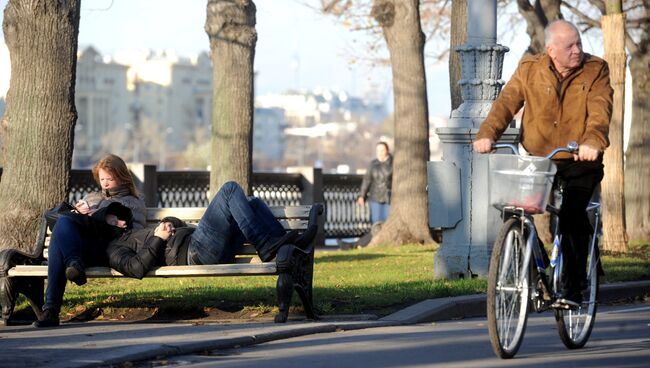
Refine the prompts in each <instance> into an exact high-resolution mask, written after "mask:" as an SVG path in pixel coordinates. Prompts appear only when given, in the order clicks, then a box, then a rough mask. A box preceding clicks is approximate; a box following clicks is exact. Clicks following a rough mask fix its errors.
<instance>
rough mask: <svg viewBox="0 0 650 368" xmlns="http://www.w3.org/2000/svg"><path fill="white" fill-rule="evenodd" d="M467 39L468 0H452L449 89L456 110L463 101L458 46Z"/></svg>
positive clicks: (453, 107) (453, 108) (452, 104)
mask: <svg viewBox="0 0 650 368" xmlns="http://www.w3.org/2000/svg"><path fill="white" fill-rule="evenodd" d="M466 41H467V0H456V1H452V2H451V36H450V37H449V90H450V92H451V110H456V109H457V108H458V106H460V104H462V103H463V97H462V96H461V94H460V86H459V85H458V81H459V80H460V78H461V70H460V55H459V54H458V53H457V52H456V47H458V46H460V45H463V44H464V43H465V42H466Z"/></svg>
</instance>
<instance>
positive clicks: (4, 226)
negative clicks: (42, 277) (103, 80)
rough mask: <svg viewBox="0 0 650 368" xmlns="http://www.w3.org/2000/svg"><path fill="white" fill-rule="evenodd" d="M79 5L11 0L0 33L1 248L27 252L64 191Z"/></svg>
mask: <svg viewBox="0 0 650 368" xmlns="http://www.w3.org/2000/svg"><path fill="white" fill-rule="evenodd" d="M79 3H80V1H79V0H70V1H58V0H35V1H23V0H10V1H9V3H8V4H7V7H6V8H5V12H4V21H3V24H2V28H3V31H4V37H5V42H6V43H7V47H8V49H9V53H10V57H11V80H10V88H9V91H8V92H7V105H6V111H5V115H4V117H3V119H2V123H1V127H0V133H1V134H0V136H2V139H3V141H4V142H3V143H4V144H3V145H4V155H5V160H4V163H5V167H4V171H3V175H2V181H0V248H17V249H22V250H26V251H31V250H32V249H33V246H34V243H35V240H36V232H37V228H38V220H39V219H40V217H41V214H42V213H43V210H44V209H45V208H47V207H51V206H53V205H54V204H55V203H56V202H59V201H62V200H63V199H64V198H65V196H66V193H67V190H68V176H69V172H70V163H71V160H72V148H73V139H74V126H75V122H76V120H77V112H76V110H75V105H74V88H75V70H76V63H77V35H78V33H79Z"/></svg>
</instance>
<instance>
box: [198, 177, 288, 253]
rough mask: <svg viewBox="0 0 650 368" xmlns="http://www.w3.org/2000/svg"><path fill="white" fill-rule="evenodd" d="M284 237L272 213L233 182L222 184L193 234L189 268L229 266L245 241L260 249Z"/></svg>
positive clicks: (257, 199) (260, 201)
mask: <svg viewBox="0 0 650 368" xmlns="http://www.w3.org/2000/svg"><path fill="white" fill-rule="evenodd" d="M284 234H285V231H284V227H283V226H282V224H280V222H279V221H278V220H277V219H276V218H275V216H274V215H273V213H272V212H271V209H270V208H269V207H268V206H267V205H266V204H265V203H264V202H263V201H262V200H261V199H259V198H256V197H246V195H245V194H244V191H243V190H242V188H241V187H240V186H239V184H237V183H235V182H232V181H231V182H227V183H225V184H224V185H223V186H222V187H221V189H219V191H218V192H217V194H216V195H215V196H214V198H213V199H212V201H210V204H209V205H208V208H207V209H206V211H205V213H204V214H203V217H201V221H200V222H199V225H198V227H197V228H196V230H195V231H194V233H192V240H191V241H190V244H189V248H188V250H187V252H188V261H190V264H219V263H230V262H232V261H233V260H234V258H235V253H236V252H237V249H238V248H239V247H240V246H241V245H242V244H243V243H244V242H246V241H248V242H250V243H252V244H255V245H261V244H265V243H266V242H268V241H270V239H271V238H273V237H276V238H277V237H281V236H282V235H284Z"/></svg>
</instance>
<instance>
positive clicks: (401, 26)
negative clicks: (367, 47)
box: [371, 0, 433, 245]
mask: <svg viewBox="0 0 650 368" xmlns="http://www.w3.org/2000/svg"><path fill="white" fill-rule="evenodd" d="M372 16H373V17H374V18H375V20H377V22H379V24H380V25H381V27H382V31H383V33H384V38H385V39H386V44H387V46H388V51H389V53H390V61H391V66H392V71H393V91H394V95H395V102H394V103H395V115H394V116H395V120H394V124H395V155H394V161H393V192H392V197H391V208H390V215H389V217H388V220H387V221H386V223H385V224H384V225H383V226H382V228H381V231H380V232H379V233H378V234H377V235H376V236H375V237H374V238H373V240H372V242H371V244H372V245H375V244H392V245H400V244H405V243H432V242H433V240H432V238H431V234H430V231H429V225H428V220H427V219H428V211H427V192H426V185H427V177H426V162H427V160H428V159H429V139H428V138H429V122H428V115H429V114H428V109H427V89H426V75H425V69H424V40H425V38H424V34H423V33H422V29H421V26H420V12H419V1H418V0H375V1H374V2H373V7H372Z"/></svg>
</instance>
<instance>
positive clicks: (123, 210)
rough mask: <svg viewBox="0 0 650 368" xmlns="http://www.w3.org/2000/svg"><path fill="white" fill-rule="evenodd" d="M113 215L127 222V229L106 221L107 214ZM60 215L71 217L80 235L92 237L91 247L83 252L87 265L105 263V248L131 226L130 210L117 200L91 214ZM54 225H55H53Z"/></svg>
mask: <svg viewBox="0 0 650 368" xmlns="http://www.w3.org/2000/svg"><path fill="white" fill-rule="evenodd" d="M109 214H111V215H115V216H117V217H118V218H119V219H121V220H124V221H126V222H127V229H122V228H119V227H117V226H112V225H109V224H107V223H106V216H107V215H109ZM60 216H65V217H68V218H71V219H72V220H73V221H74V222H75V223H76V224H77V225H79V226H78V229H79V231H81V232H82V236H84V237H88V238H92V239H93V247H92V248H89V249H86V250H85V252H84V263H86V265H87V266H96V265H106V263H107V261H106V252H105V250H106V248H107V246H108V244H109V242H111V241H112V240H113V239H117V238H119V237H120V236H122V235H123V234H124V233H125V232H126V231H128V229H130V228H131V227H132V226H133V216H132V213H131V210H130V209H129V208H127V207H125V206H124V205H122V204H120V203H119V202H113V203H111V204H110V205H108V206H106V207H103V208H100V209H99V210H97V211H95V212H94V213H93V214H92V215H90V216H88V215H82V214H80V213H77V212H62V213H60ZM54 226H56V225H54Z"/></svg>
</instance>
